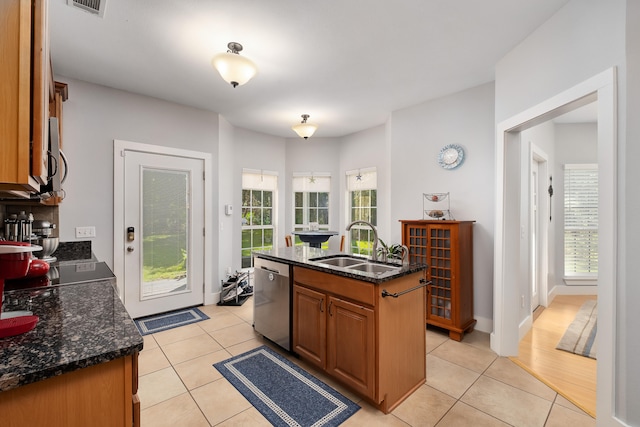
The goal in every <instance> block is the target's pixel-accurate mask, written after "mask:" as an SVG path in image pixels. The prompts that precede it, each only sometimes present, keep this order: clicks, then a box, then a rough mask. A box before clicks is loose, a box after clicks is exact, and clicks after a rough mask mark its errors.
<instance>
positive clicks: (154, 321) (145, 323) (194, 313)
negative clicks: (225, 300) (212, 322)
mask: <svg viewBox="0 0 640 427" xmlns="http://www.w3.org/2000/svg"><path fill="white" fill-rule="evenodd" d="M208 318H209V316H207V315H206V314H204V313H203V312H201V311H200V310H198V309H197V308H184V309H182V310H176V311H170V312H168V313H162V314H154V315H153V316H147V317H141V318H140V319H136V320H134V322H135V324H136V326H137V327H138V330H139V331H140V334H141V335H149V334H155V333H156V332H161V331H166V330H167V329H172V328H177V327H178V326H185V325H189V324H191V323H196V322H200V321H201V320H206V319H208Z"/></svg>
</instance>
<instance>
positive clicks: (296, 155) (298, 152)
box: [278, 138, 345, 251]
mask: <svg viewBox="0 0 640 427" xmlns="http://www.w3.org/2000/svg"><path fill="white" fill-rule="evenodd" d="M341 145H342V141H341V140H340V138H310V139H308V140H304V139H302V138H287V140H286V166H287V172H286V193H285V195H284V196H285V200H286V202H285V206H286V212H285V227H283V228H282V227H281V231H282V232H281V233H279V236H278V242H279V244H280V245H284V235H286V234H290V233H291V231H293V228H294V227H293V191H292V189H291V178H292V177H293V173H294V172H329V173H330V174H331V192H330V195H329V212H330V213H329V214H330V218H329V224H330V225H331V229H332V230H333V231H337V232H338V233H339V234H338V235H337V236H333V237H331V238H330V239H329V249H332V250H336V251H337V250H338V249H340V235H342V234H345V232H344V228H345V227H344V226H343V224H342V222H343V221H342V218H343V215H341V214H340V213H341V210H340V201H341V199H342V196H343V191H342V189H343V187H341V186H340V183H341V182H342V181H341V176H342V175H344V171H342V170H340V147H341Z"/></svg>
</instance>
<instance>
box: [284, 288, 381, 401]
mask: <svg viewBox="0 0 640 427" xmlns="http://www.w3.org/2000/svg"><path fill="white" fill-rule="evenodd" d="M293 300H294V304H293V306H294V315H293V318H294V325H297V327H294V339H293V342H294V351H295V352H297V353H298V354H299V355H300V356H302V357H303V358H305V359H306V360H308V361H309V362H311V363H312V364H314V365H316V366H318V367H319V368H321V369H324V370H326V371H327V372H329V373H330V374H332V375H333V376H334V377H336V378H338V379H340V380H341V381H342V382H343V383H345V384H347V385H349V386H350V387H351V388H353V389H354V390H356V391H358V392H359V393H361V394H363V395H364V396H367V397H369V398H373V393H374V388H373V387H374V384H375V377H374V369H373V364H374V359H373V357H374V352H373V348H374V343H375V337H374V314H373V310H372V309H371V308H369V307H365V306H364V305H361V304H354V303H351V302H349V301H345V300H342V299H340V298H336V297H334V296H332V295H330V294H327V293H324V292H317V291H314V290H312V289H308V288H305V287H304V286H299V285H294V287H293Z"/></svg>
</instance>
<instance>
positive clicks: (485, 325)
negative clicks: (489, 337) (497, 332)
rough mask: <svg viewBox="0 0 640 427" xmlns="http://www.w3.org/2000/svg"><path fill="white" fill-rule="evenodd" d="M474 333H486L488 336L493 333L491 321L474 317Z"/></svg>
mask: <svg viewBox="0 0 640 427" xmlns="http://www.w3.org/2000/svg"><path fill="white" fill-rule="evenodd" d="M474 329H475V330H476V331H480V332H486V333H487V334H490V333H492V332H493V319H487V318H486V317H478V316H476V326H475V327H474Z"/></svg>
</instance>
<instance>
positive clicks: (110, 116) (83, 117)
mask: <svg viewBox="0 0 640 427" xmlns="http://www.w3.org/2000/svg"><path fill="white" fill-rule="evenodd" d="M56 80H58V81H61V82H65V83H68V84H69V99H68V100H67V101H66V102H65V103H64V107H63V110H64V121H63V135H62V136H63V144H64V147H63V149H64V152H65V154H66V155H67V157H68V159H69V175H68V177H67V180H66V182H65V184H64V189H65V191H66V194H67V196H66V198H65V199H64V201H63V202H62V203H61V205H60V224H59V227H60V241H63V242H68V241H74V240H76V238H75V227H78V226H95V227H96V238H95V239H92V241H91V243H92V250H93V252H94V253H95V255H96V257H97V258H98V259H100V260H102V261H105V262H107V264H109V265H110V266H111V267H113V250H114V248H113V196H114V195H113V140H114V139H120V140H126V141H133V142H141V143H146V144H154V145H161V146H167V147H177V148H183V149H188V150H194V151H201V152H206V153H212V154H213V155H214V158H216V157H217V145H218V141H217V134H218V129H217V128H218V115H217V114H215V113H211V112H207V111H203V110H198V109H195V108H191V107H185V106H181V105H177V104H173V103H170V102H166V101H161V100H158V99H155V98H149V97H146V96H140V95H135V94H132V93H129V92H123V91H120V90H116V89H112V88H108V87H104V86H98V85H95V84H91V83H86V82H83V81H79V80H74V79H70V78H65V77H64V76H56ZM213 169H214V171H213V172H214V174H217V173H218V171H217V167H216V166H215V165H214V166H213ZM214 189H215V187H214ZM214 191H217V189H215V190H214ZM212 196H213V195H212ZM214 199H215V197H214ZM216 209H217V201H214V210H216ZM215 223H217V222H214V224H215ZM217 256H218V254H217V251H216V253H214V254H212V259H211V260H208V261H209V262H213V263H214V265H215V266H217ZM212 274H213V277H217V268H216V267H214V269H213V271H212Z"/></svg>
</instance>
